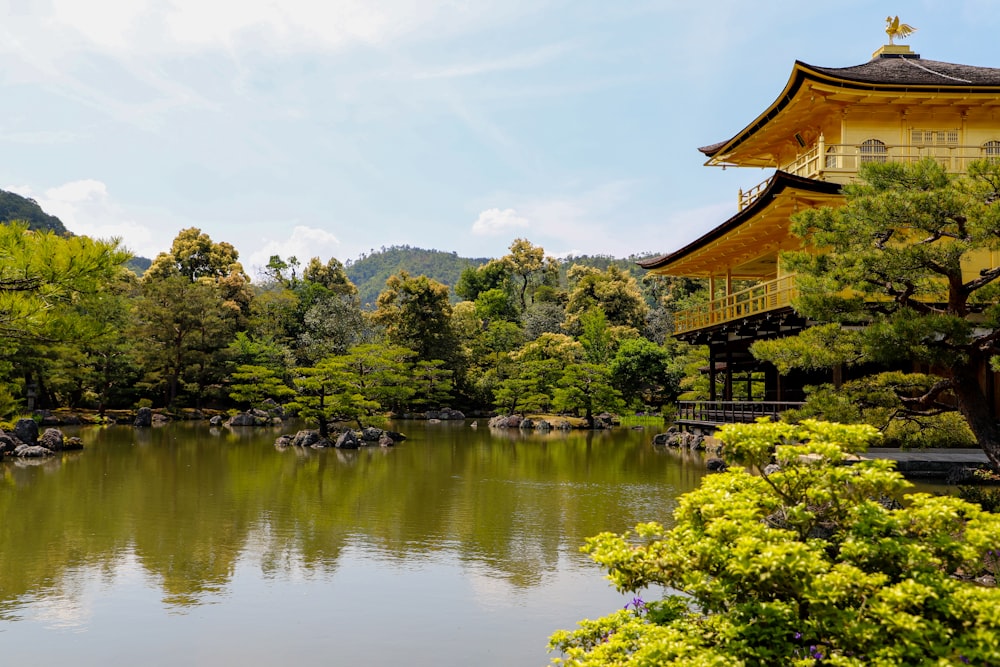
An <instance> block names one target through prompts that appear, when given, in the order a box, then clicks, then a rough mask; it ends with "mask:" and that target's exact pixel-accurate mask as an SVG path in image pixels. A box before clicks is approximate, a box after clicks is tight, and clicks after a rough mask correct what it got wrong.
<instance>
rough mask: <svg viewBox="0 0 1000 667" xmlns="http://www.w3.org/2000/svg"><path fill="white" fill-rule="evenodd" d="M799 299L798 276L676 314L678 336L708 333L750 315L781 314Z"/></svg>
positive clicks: (788, 277)
mask: <svg viewBox="0 0 1000 667" xmlns="http://www.w3.org/2000/svg"><path fill="white" fill-rule="evenodd" d="M796 296H798V289H797V288H796V286H795V276H785V277H784V278H778V279H777V280H770V281H768V282H765V283H760V284H758V285H754V286H753V287H751V288H749V289H745V290H741V291H739V292H733V293H732V294H729V295H728V296H724V297H722V298H719V299H713V300H712V301H709V302H707V303H703V304H700V305H698V306H695V307H694V308H689V309H687V310H682V311H678V312H677V313H675V314H674V333H675V334H680V333H685V332H687V331H692V330H694V329H704V328H705V327H710V326H712V325H715V324H722V323H724V322H731V321H732V320H738V319H740V318H743V317H747V316H749V315H756V314H757V313H765V312H768V311H771V310H777V309H778V308H783V307H785V306H790V305H791V304H792V299H794V298H795V297H796Z"/></svg>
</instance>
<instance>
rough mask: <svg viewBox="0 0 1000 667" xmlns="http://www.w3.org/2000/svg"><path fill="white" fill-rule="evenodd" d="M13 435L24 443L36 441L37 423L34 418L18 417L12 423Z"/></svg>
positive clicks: (30, 443) (29, 443)
mask: <svg viewBox="0 0 1000 667" xmlns="http://www.w3.org/2000/svg"><path fill="white" fill-rule="evenodd" d="M14 435H15V436H16V437H17V439H18V440H20V441H21V442H23V443H24V444H26V445H33V444H35V443H36V442H38V424H37V423H36V422H35V420H34V419H18V420H17V423H16V424H14Z"/></svg>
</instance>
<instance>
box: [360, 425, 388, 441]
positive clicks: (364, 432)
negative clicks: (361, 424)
mask: <svg viewBox="0 0 1000 667" xmlns="http://www.w3.org/2000/svg"><path fill="white" fill-rule="evenodd" d="M383 433H384V431H382V429H380V428H375V427H373V426H368V427H366V428H363V429H361V439H362V440H364V441H365V442H378V441H379V440H380V439H381V438H382V434H383Z"/></svg>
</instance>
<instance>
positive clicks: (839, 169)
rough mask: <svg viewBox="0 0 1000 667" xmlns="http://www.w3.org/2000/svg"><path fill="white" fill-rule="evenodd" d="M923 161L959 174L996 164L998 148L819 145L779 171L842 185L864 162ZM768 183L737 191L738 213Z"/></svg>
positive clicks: (999, 157) (999, 152)
mask: <svg viewBox="0 0 1000 667" xmlns="http://www.w3.org/2000/svg"><path fill="white" fill-rule="evenodd" d="M925 157H930V158H934V159H935V160H937V161H938V162H939V163H941V166H943V167H944V168H945V169H947V170H948V171H950V172H953V173H962V172H965V171H966V170H967V169H968V167H969V163H970V162H972V161H974V160H982V159H984V158H989V159H996V160H1000V146H992V147H984V146H950V145H940V146H936V145H935V146H888V145H878V146H871V145H864V146H861V145H857V144H827V143H824V142H822V141H820V142H819V143H816V144H813V146H812V147H810V148H808V149H807V150H806V151H805V152H803V153H800V154H798V155H797V156H795V159H794V160H792V161H791V162H789V163H788V164H784V165H782V166H781V167H779V169H781V171H784V172H787V173H789V174H794V175H795V176H803V177H805V178H815V179H819V180H826V181H833V182H835V183H846V182H848V181H850V180H851V179H852V178H853V177H854V176H855V175H856V174H857V173H858V168H859V167H860V166H861V165H862V164H864V163H866V162H917V161H919V160H922V159H924V158H925ZM769 181H770V178H768V179H765V180H764V181H762V182H760V183H758V184H757V185H755V186H753V187H752V188H750V189H749V190H746V191H743V190H742V189H741V190H740V191H739V195H738V206H739V210H741V211H742V210H743V209H745V208H746V207H747V206H750V204H752V203H754V202H755V201H757V198H758V197H760V195H761V194H762V193H763V192H764V189H765V188H766V187H767V184H768V182H769Z"/></svg>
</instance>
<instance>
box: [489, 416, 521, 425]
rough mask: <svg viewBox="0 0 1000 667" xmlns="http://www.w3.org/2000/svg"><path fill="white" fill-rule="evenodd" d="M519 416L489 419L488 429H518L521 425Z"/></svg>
mask: <svg viewBox="0 0 1000 667" xmlns="http://www.w3.org/2000/svg"><path fill="white" fill-rule="evenodd" d="M522 419H524V418H523V417H521V415H497V416H496V417H493V418H492V419H490V424H489V426H490V428H518V427H519V426H520V425H521V420H522Z"/></svg>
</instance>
